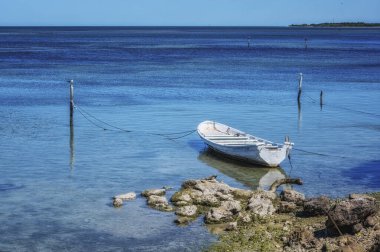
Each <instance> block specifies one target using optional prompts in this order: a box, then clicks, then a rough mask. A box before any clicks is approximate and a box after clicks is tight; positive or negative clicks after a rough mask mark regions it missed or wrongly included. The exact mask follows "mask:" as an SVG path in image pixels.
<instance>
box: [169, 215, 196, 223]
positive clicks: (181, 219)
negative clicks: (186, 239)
mask: <svg viewBox="0 0 380 252" xmlns="http://www.w3.org/2000/svg"><path fill="white" fill-rule="evenodd" d="M192 220H194V218H190V217H185V216H179V217H178V218H177V219H176V220H175V221H174V222H175V223H177V224H178V225H187V224H189V223H190V222H191V221H192Z"/></svg>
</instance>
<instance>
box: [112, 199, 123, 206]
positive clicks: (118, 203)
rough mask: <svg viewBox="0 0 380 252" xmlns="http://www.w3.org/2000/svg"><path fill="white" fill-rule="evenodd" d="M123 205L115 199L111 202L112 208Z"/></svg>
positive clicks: (120, 200)
mask: <svg viewBox="0 0 380 252" xmlns="http://www.w3.org/2000/svg"><path fill="white" fill-rule="evenodd" d="M122 205H123V200H122V199H120V198H116V199H114V200H113V206H114V207H121V206H122Z"/></svg>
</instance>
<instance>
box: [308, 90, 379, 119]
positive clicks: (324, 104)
mask: <svg viewBox="0 0 380 252" xmlns="http://www.w3.org/2000/svg"><path fill="white" fill-rule="evenodd" d="M305 96H306V97H307V98H309V99H310V100H311V103H317V99H314V98H312V97H311V96H309V95H307V94H305ZM322 106H328V107H332V108H337V109H343V110H347V111H350V112H354V113H359V114H364V115H370V116H375V117H380V115H378V114H375V113H371V112H366V111H361V110H356V109H350V108H347V107H343V106H339V105H334V104H329V103H325V102H323V103H322Z"/></svg>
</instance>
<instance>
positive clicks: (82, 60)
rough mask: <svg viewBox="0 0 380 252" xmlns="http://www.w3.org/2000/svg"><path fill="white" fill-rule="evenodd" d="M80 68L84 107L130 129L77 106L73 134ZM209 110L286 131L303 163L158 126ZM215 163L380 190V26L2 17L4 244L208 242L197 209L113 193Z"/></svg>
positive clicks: (231, 177) (315, 191) (191, 120)
mask: <svg viewBox="0 0 380 252" xmlns="http://www.w3.org/2000/svg"><path fill="white" fill-rule="evenodd" d="M248 37H251V39H250V45H251V47H250V48H248V46H247V44H248V40H247V38H248ZM305 38H307V47H308V48H307V50H305ZM301 72H302V73H303V75H304V81H303V96H302V104H301V108H300V110H299V109H298V106H297V101H296V97H297V86H298V75H299V73H301ZM69 79H74V81H75V102H76V104H77V105H78V106H79V107H80V108H82V110H83V111H87V112H88V113H90V114H91V115H93V116H95V117H97V118H99V119H101V120H103V121H105V122H107V123H109V124H112V125H115V126H118V127H121V128H125V129H128V130H132V132H130V133H126V132H122V131H117V130H103V129H101V128H99V127H96V126H95V125H94V124H92V123H90V122H89V121H88V120H87V119H86V118H84V117H83V116H82V115H81V114H80V113H79V110H76V111H75V114H74V125H75V126H74V138H73V141H72V144H71V148H70V127H69V85H68V83H67V80H69ZM321 90H323V92H324V102H325V104H326V105H325V106H323V107H322V108H321V107H320V105H319V94H320V91H321ZM87 118H88V119H91V120H92V121H93V123H96V124H97V125H98V126H100V127H104V128H110V127H109V126H108V125H105V124H101V123H100V122H99V121H95V119H93V118H92V117H90V116H89V115H87ZM203 120H216V121H219V122H222V123H226V124H229V125H231V126H233V127H235V128H239V129H242V130H244V131H247V132H249V133H252V134H254V135H257V136H260V137H263V138H266V139H269V140H272V141H275V142H282V141H283V139H284V137H285V136H286V135H289V136H290V138H291V139H292V141H293V142H294V143H295V148H296V150H294V151H293V152H292V156H291V157H292V159H291V160H292V163H293V168H292V169H291V166H290V164H289V162H288V160H286V161H284V162H283V164H282V165H281V168H280V169H267V168H258V167H255V166H250V165H244V164H239V163H234V162H231V161H229V160H225V159H221V158H219V157H215V156H214V155H212V154H211V153H209V152H207V151H206V150H205V146H204V145H203V143H202V142H201V141H200V140H199V138H198V136H197V135H196V134H192V135H189V136H187V137H185V138H180V139H177V140H168V139H166V138H165V137H161V136H156V135H152V134H149V133H162V132H164V133H172V132H179V131H186V130H191V129H195V128H196V126H197V124H198V123H200V122H201V121H203ZM316 153H318V154H319V155H317V154H316ZM212 174H216V175H218V177H219V178H220V179H222V180H224V181H226V182H227V183H230V184H231V185H233V186H236V187H241V188H256V187H258V186H260V187H266V186H268V184H270V183H271V182H272V181H273V180H274V179H276V178H278V177H282V176H285V175H290V176H292V177H301V178H302V179H303V181H304V185H303V186H301V187H297V189H298V190H300V191H302V192H304V193H305V194H306V195H308V196H314V195H321V194H325V195H330V196H333V197H338V196H344V195H346V194H348V193H350V192H368V191H379V190H380V29H317V28H313V29H303V28H96V27H94V28H0V251H65V250H67V251H122V250H124V251H135V250H138V251H198V250H201V249H202V248H205V247H207V246H208V245H209V244H210V243H211V242H213V241H215V240H216V237H214V236H213V235H211V234H210V233H209V232H208V231H207V229H206V227H205V226H204V225H203V224H202V220H201V219H199V220H197V221H195V222H193V223H192V224H191V225H189V226H187V227H177V226H176V225H175V224H174V223H173V221H174V219H175V215H174V214H173V213H161V212H158V211H155V210H152V209H150V208H148V207H147V206H146V202H145V199H143V198H141V197H138V198H137V199H136V200H135V201H132V202H128V203H126V204H125V205H124V206H123V207H122V208H120V209H115V208H113V207H112V206H111V204H110V203H111V197H112V196H113V195H115V194H120V193H125V192H129V191H135V192H137V193H140V192H141V191H142V190H144V189H147V188H160V187H162V186H172V187H174V190H175V189H178V188H179V187H180V185H181V182H182V181H183V180H185V179H189V178H202V177H205V176H209V175H212ZM173 192H174V191H170V192H169V193H168V194H169V195H168V196H170V195H171V194H172V193H173Z"/></svg>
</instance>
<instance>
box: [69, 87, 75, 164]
mask: <svg viewBox="0 0 380 252" xmlns="http://www.w3.org/2000/svg"><path fill="white" fill-rule="evenodd" d="M69 83H70V168H73V165H74V81H73V80H70V81H69Z"/></svg>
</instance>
